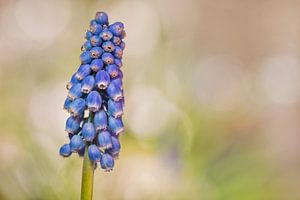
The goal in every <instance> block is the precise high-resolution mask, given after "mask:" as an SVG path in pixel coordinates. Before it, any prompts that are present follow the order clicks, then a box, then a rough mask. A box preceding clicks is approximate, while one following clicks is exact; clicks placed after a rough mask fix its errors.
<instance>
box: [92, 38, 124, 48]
mask: <svg viewBox="0 0 300 200" xmlns="http://www.w3.org/2000/svg"><path fill="white" fill-rule="evenodd" d="M90 41H91V44H92V46H93V47H98V46H100V45H101V43H102V40H101V38H100V37H99V36H97V35H93V36H92V37H91V38H90ZM121 44H122V43H121Z"/></svg>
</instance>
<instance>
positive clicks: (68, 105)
mask: <svg viewBox="0 0 300 200" xmlns="http://www.w3.org/2000/svg"><path fill="white" fill-rule="evenodd" d="M71 103H72V100H71V99H69V98H66V100H65V103H64V109H65V110H69V108H70V104H71Z"/></svg>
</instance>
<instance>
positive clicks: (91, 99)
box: [86, 91, 102, 112]
mask: <svg viewBox="0 0 300 200" xmlns="http://www.w3.org/2000/svg"><path fill="white" fill-rule="evenodd" d="M86 105H87V107H88V109H89V110H90V111H91V112H97V111H98V110H100V107H101V105H102V98H101V96H100V94H99V92H97V91H92V92H90V93H89V95H88V96H87V98H86Z"/></svg>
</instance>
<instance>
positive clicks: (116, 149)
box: [108, 136, 121, 159]
mask: <svg viewBox="0 0 300 200" xmlns="http://www.w3.org/2000/svg"><path fill="white" fill-rule="evenodd" d="M111 141H112V148H111V149H109V150H108V152H109V154H111V155H112V157H113V158H114V159H117V158H118V157H119V153H120V150H121V144H120V141H119V139H118V138H117V137H114V136H112V137H111Z"/></svg>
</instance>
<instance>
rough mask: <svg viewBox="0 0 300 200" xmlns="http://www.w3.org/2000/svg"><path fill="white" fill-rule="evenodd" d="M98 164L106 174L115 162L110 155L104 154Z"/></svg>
mask: <svg viewBox="0 0 300 200" xmlns="http://www.w3.org/2000/svg"><path fill="white" fill-rule="evenodd" d="M100 164H101V168H102V169H104V170H105V171H106V172H109V171H111V170H112V169H113V168H114V165H115V161H114V159H113V157H112V156H111V155H109V154H108V153H104V154H103V155H102V156H101V160H100Z"/></svg>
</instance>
